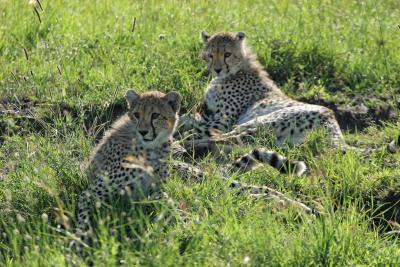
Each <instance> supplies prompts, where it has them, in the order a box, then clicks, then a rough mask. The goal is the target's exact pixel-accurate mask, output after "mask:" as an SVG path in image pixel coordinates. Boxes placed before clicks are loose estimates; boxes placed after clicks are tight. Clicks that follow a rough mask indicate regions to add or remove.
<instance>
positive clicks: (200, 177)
mask: <svg viewBox="0 0 400 267" xmlns="http://www.w3.org/2000/svg"><path fill="white" fill-rule="evenodd" d="M171 166H172V169H174V170H175V171H177V172H178V173H179V174H181V176H182V177H183V178H184V179H185V180H190V178H195V179H196V182H202V181H204V180H205V179H206V175H205V173H204V172H203V171H202V170H200V169H199V168H197V167H195V166H193V165H192V164H189V163H186V162H181V161H177V160H173V161H172V162H171Z"/></svg>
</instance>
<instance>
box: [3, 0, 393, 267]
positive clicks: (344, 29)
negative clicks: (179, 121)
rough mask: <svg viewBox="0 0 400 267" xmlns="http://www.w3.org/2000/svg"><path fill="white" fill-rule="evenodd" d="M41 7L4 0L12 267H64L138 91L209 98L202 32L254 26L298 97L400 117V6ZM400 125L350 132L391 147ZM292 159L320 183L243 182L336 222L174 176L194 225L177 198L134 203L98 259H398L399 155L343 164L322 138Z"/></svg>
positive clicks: (276, 71)
mask: <svg viewBox="0 0 400 267" xmlns="http://www.w3.org/2000/svg"><path fill="white" fill-rule="evenodd" d="M31 2H32V1H31ZM41 3H42V7H43V11H42V10H41V8H40V7H39V6H38V5H37V4H36V5H35V4H33V5H29V4H28V1H22V0H21V1H12V0H0V17H1V23H0V66H1V68H0V112H1V113H0V116H1V117H0V222H1V224H0V234H1V236H0V265H8V266H27V265H29V266H46V265H49V266H63V265H66V262H65V256H66V252H65V247H66V246H67V244H68V242H69V241H70V240H71V236H70V235H68V230H69V229H71V225H72V224H73V214H74V212H75V211H74V210H75V201H76V198H77V193H78V192H79V191H80V190H81V189H82V188H83V187H84V186H85V184H86V177H85V175H84V162H85V160H86V159H87V157H88V155H89V153H90V150H91V149H92V148H93V146H94V143H95V141H96V139H97V138H98V137H99V134H100V133H101V132H102V129H104V127H106V126H107V122H108V121H109V119H110V118H112V117H114V116H115V113H116V111H118V112H120V109H121V108H123V104H122V103H123V99H122V95H123V94H124V92H125V90H126V89H127V88H136V89H137V90H139V91H146V90H148V89H158V90H162V91H170V90H176V91H179V92H181V94H182V95H183V96H184V108H185V109H186V110H190V109H191V108H192V107H193V106H195V105H196V104H197V103H198V102H199V100H200V99H201V97H202V94H203V89H204V88H205V87H206V85H207V83H208V82H209V80H210V79H211V78H210V75H209V73H208V72H207V71H206V67H205V64H203V62H202V61H201V59H200V56H199V54H200V50H201V44H200V42H199V37H198V34H199V31H200V30H203V29H205V30H207V31H208V32H210V33H213V32H215V31H223V30H234V31H236V30H241V31H244V32H246V34H247V36H248V42H249V44H250V45H251V46H252V47H253V50H254V51H255V52H256V53H257V55H258V56H259V58H260V61H261V62H262V63H263V64H264V65H265V66H266V68H267V70H268V71H269V72H270V73H271V76H272V77H273V78H274V79H275V80H276V81H277V82H278V83H279V84H280V85H281V86H282V87H283V88H284V90H285V91H286V92H287V93H288V94H290V95H292V96H294V97H296V98H302V99H308V100H313V99H314V100H315V98H316V97H317V98H322V99H324V100H326V101H330V102H332V103H344V104H348V105H351V104H354V101H360V100H361V101H363V102H364V104H365V105H366V106H367V107H369V108H371V107H376V106H379V105H382V104H385V105H386V104H387V105H390V106H391V107H392V108H393V109H394V110H395V109H396V103H397V101H398V99H399V96H400V75H399V72H398V70H399V69H400V53H398V51H399V44H400V30H399V29H398V28H397V23H399V21H398V18H399V17H400V9H399V6H398V1H395V0H393V1H391V0H386V1H372V0H366V1H363V2H361V1H345V0H338V1H328V0H321V1H289V0H287V1H275V0H270V1H267V2H266V1H260V0H252V1H219V2H218V3H216V2H215V1H201V2H197V1H193V2H191V1H176V2H174V1H134V2H132V1H128V0H120V1H45V0H42V1H41ZM34 7H35V8H36V10H37V13H35V11H34ZM39 16H40V20H39ZM134 18H136V23H135V29H134V31H132V24H133V23H132V22H133V20H134ZM381 96H384V97H381ZM367 97H370V99H367ZM399 127H400V124H399V122H385V123H383V125H380V126H378V127H375V126H374V125H372V126H371V127H369V128H366V129H365V130H364V131H363V132H362V133H360V134H348V135H347V136H346V138H347V140H348V141H349V143H352V144H355V145H361V146H376V147H379V146H381V145H382V144H384V143H385V142H387V141H388V140H390V139H391V138H394V137H396V135H397V132H398V129H399ZM259 142H260V143H265V142H266V141H265V140H263V139H261V140H259ZM246 149H248V148H243V150H241V151H238V152H240V153H241V152H243V151H246ZM286 153H287V152H286ZM288 154H289V155H290V156H291V157H294V158H302V159H304V160H305V161H306V162H307V164H308V166H309V171H308V175H307V176H305V177H303V178H297V177H295V176H292V175H279V174H278V173H277V172H276V171H274V170H272V169H270V168H267V167H264V168H261V169H258V170H255V171H253V172H252V173H249V174H247V175H242V176H238V175H232V178H235V179H240V180H243V181H246V182H251V183H256V184H267V185H269V186H271V187H274V188H276V189H277V190H280V191H282V192H284V193H285V194H287V195H288V196H291V197H296V198H298V199H300V200H302V201H304V202H306V203H314V205H316V204H315V203H319V205H321V206H322V207H323V209H324V211H325V212H326V213H327V215H326V216H323V217H322V218H314V217H311V216H307V215H303V214H299V213H298V212H297V211H295V210H291V209H277V208H275V206H274V205H273V204H271V203H268V202H266V201H263V200H253V199H251V198H250V197H248V196H246V195H244V196H236V195H235V193H234V192H233V191H232V190H229V189H228V188H227V183H226V182H224V181H222V180H221V179H218V175H214V176H212V179H210V180H209V181H207V182H205V183H203V184H195V183H190V182H189V183H188V182H183V181H181V179H179V177H174V178H173V179H172V178H171V180H170V181H169V182H168V183H167V185H166V190H167V192H168V193H169V195H170V196H172V197H173V198H174V199H176V200H178V201H180V202H181V203H182V205H183V207H184V210H185V212H186V218H185V219H182V218H180V217H179V216H178V214H176V212H175V211H174V209H171V208H169V207H168V205H167V203H166V201H164V200H161V201H154V202H152V203H136V204H135V205H133V207H132V208H130V209H124V210H123V211H124V212H125V213H124V212H122V210H121V208H119V209H115V208H114V209H111V208H110V207H108V208H107V207H106V208H105V209H104V211H101V213H105V214H106V215H104V214H103V216H100V217H99V240H100V242H99V244H97V245H94V246H93V248H92V249H89V251H90V256H89V258H88V260H89V261H93V262H94V263H95V264H97V265H99V266H101V265H107V266H113V265H119V264H122V265H123V264H126V265H127V266H132V265H133V264H136V265H150V266H157V265H162V266H165V265H171V266H176V265H188V266H192V265H212V266H221V265H222V266H223V265H229V264H230V265H234V266H237V265H248V264H250V265H254V266H260V265H274V266H275V265H324V266H325V265H338V266H344V265H398V264H399V263H400V245H399V240H398V235H397V236H396V234H393V230H396V229H397V230H399V228H400V226H399V222H400V211H399V201H400V196H399V191H400V181H399V177H400V168H399V163H400V157H399V154H398V153H397V154H394V155H390V154H387V153H384V152H382V153H381V152H377V153H374V154H372V155H371V156H367V157H365V156H363V155H360V154H355V153H347V154H346V155H342V154H341V153H340V152H339V151H336V150H332V149H330V148H329V147H328V146H327V145H326V140H325V139H324V135H323V134H322V133H313V134H311V135H310V136H309V138H308V139H307V142H305V144H304V145H301V146H299V147H296V148H294V149H291V150H290V151H289V152H288ZM200 164H202V166H203V167H204V169H206V170H207V171H208V172H209V173H210V174H213V173H215V172H216V170H218V168H219V166H218V165H217V164H216V163H215V161H214V160H213V159H212V158H207V159H204V160H203V161H202V162H201V163H200ZM148 206H151V207H153V209H150V211H149V209H148ZM166 212H167V213H168V215H166V216H164V217H163V216H161V215H163V214H164V213H166ZM57 225H61V227H57ZM78 261H79V264H82V265H85V261H84V260H82V259H80V260H79V259H78Z"/></svg>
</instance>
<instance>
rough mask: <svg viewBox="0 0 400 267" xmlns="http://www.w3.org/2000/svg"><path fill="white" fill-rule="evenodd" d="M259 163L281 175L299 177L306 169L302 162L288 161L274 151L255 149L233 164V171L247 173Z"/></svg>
mask: <svg viewBox="0 0 400 267" xmlns="http://www.w3.org/2000/svg"><path fill="white" fill-rule="evenodd" d="M259 163H265V164H268V165H270V166H271V167H273V168H275V169H277V170H279V171H280V172H281V173H289V172H295V173H296V175H297V176H301V175H302V174H303V173H304V172H305V171H306V169H307V167H306V164H305V163H304V162H303V161H296V160H293V161H290V160H289V159H287V158H285V157H284V156H282V155H280V154H278V153H276V152H275V151H271V150H266V149H263V148H258V149H257V148H256V149H254V150H253V151H251V152H250V153H248V154H246V155H244V156H242V157H240V158H239V159H238V160H236V161H235V163H234V164H233V167H234V169H236V170H238V171H242V172H247V171H249V170H251V169H253V168H254V167H256V166H257V165H258V164H259Z"/></svg>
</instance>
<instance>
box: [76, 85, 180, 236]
mask: <svg viewBox="0 0 400 267" xmlns="http://www.w3.org/2000/svg"><path fill="white" fill-rule="evenodd" d="M125 98H126V100H127V103H128V112H127V113H126V114H124V115H123V116H122V117H120V118H119V119H118V120H117V121H116V122H114V123H113V124H112V126H111V127H110V129H109V130H108V131H107V132H106V133H105V135H104V137H103V139H102V140H101V141H100V143H99V144H98V145H97V147H96V148H95V150H94V152H93V153H92V156H91V158H90V162H89V166H88V177H89V187H88V189H86V190H85V191H84V192H83V193H82V194H81V195H80V197H79V200H78V207H77V227H76V228H77V234H78V235H79V236H82V235H85V234H86V233H87V232H88V231H89V230H90V219H89V215H90V213H91V210H93V208H94V206H95V203H96V202H97V201H99V202H100V203H101V202H102V201H105V200H109V199H112V198H115V197H116V196H118V195H124V194H126V195H129V196H130V197H131V198H134V199H135V198H139V197H146V196H149V195H152V194H153V193H158V192H159V189H160V184H161V183H162V182H164V181H165V180H166V178H167V174H168V173H167V172H168V164H167V162H166V161H167V159H168V157H169V147H170V145H169V143H170V139H171V136H172V134H173V132H174V130H175V127H176V124H177V121H178V115H177V114H178V111H179V108H180V99H181V98H180V96H179V94H177V93H175V92H171V93H168V94H163V93H161V92H157V91H153V92H147V93H144V94H142V95H139V94H137V93H135V92H134V91H132V90H129V91H128V92H127V93H126V95H125Z"/></svg>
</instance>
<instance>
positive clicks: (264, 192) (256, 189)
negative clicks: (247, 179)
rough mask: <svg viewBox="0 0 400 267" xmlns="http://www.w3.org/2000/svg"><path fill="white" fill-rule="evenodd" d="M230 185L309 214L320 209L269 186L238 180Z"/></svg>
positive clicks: (254, 195) (253, 195)
mask: <svg viewBox="0 0 400 267" xmlns="http://www.w3.org/2000/svg"><path fill="white" fill-rule="evenodd" d="M230 187H231V188H235V189H238V190H239V193H244V192H249V193H250V196H252V197H255V198H265V199H267V200H270V199H273V200H275V201H277V202H278V203H279V204H280V205H282V206H285V207H288V206H292V207H295V208H298V209H300V210H302V211H304V212H306V213H308V214H318V211H316V210H315V209H313V208H310V207H308V206H307V205H305V204H304V203H302V202H300V201H297V200H293V199H291V198H289V197H287V196H285V195H284V194H283V193H281V192H279V191H277V190H275V189H273V188H270V187H268V186H254V185H249V184H246V183H242V182H238V181H232V182H231V184H230Z"/></svg>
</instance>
